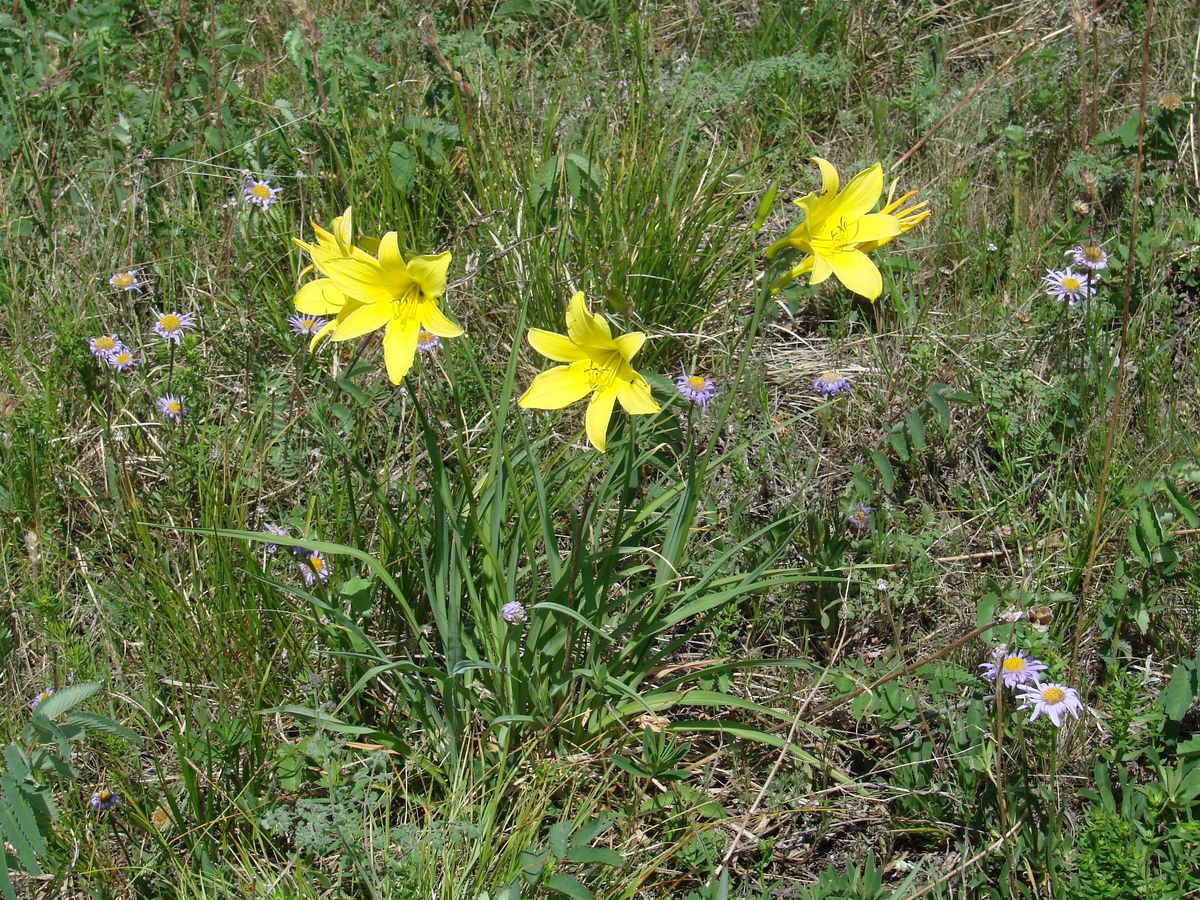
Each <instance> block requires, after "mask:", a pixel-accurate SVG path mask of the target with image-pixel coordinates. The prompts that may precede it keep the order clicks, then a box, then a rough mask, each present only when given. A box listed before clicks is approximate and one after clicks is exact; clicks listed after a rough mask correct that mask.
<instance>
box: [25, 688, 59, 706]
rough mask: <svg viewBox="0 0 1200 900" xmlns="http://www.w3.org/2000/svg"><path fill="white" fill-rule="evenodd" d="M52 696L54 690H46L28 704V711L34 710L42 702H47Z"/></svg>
mask: <svg viewBox="0 0 1200 900" xmlns="http://www.w3.org/2000/svg"><path fill="white" fill-rule="evenodd" d="M53 696H54V688H46V689H45V690H44V691H42V692H41V693H40V694H38V695H37V696H36V697H34V698H33V700H31V701H30V703H29V709H30V710H35V709H37V708H38V707H39V706H41V705H42V701H43V700H49V699H50V698H51V697H53Z"/></svg>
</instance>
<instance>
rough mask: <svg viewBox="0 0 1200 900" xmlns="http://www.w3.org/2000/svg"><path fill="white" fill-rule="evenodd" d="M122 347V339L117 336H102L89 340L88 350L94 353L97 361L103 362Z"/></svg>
mask: <svg viewBox="0 0 1200 900" xmlns="http://www.w3.org/2000/svg"><path fill="white" fill-rule="evenodd" d="M120 346H122V344H121V339H120V338H119V337H117V336H116V335H115V334H101V335H98V336H96V337H94V338H88V349H90V350H91V351H92V355H93V356H94V357H96V359H98V360H101V361H103V360H104V357H105V356H106V355H107V354H109V353H111V352H112V351H114V350H116V349H117V348H118V347H120Z"/></svg>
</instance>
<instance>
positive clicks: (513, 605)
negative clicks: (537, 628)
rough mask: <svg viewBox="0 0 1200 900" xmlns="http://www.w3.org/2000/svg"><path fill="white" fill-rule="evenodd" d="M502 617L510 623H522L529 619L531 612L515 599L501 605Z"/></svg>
mask: <svg viewBox="0 0 1200 900" xmlns="http://www.w3.org/2000/svg"><path fill="white" fill-rule="evenodd" d="M500 618H502V619H503V620H504V621H505V622H507V623H508V624H509V625H521V624H523V623H525V622H528V621H529V614H528V613H527V612H525V607H524V606H522V605H521V604H520V603H518V602H517V601H516V600H513V601H511V602H509V603H505V604H504V605H503V606H502V607H500Z"/></svg>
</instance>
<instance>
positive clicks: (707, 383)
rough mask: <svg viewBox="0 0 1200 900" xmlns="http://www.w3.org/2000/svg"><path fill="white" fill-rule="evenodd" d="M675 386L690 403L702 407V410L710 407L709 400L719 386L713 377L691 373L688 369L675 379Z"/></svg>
mask: <svg viewBox="0 0 1200 900" xmlns="http://www.w3.org/2000/svg"><path fill="white" fill-rule="evenodd" d="M675 386H676V387H677V388H679V393H681V394H683V398H684V399H685V400H687V402H688V403H690V404H692V406H698V407H700V409H701V410H704V409H707V408H708V401H709V400H711V399H712V398H713V397H714V396H715V395H716V393H717V386H716V385H715V384H713V381H712V379H711V378H708V377H707V376H705V375H689V374H688V373H687V371H686V370H685V371H683V372H682V374H681V375H679V376H678V377H677V378H676V379H675Z"/></svg>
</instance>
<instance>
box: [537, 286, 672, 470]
mask: <svg viewBox="0 0 1200 900" xmlns="http://www.w3.org/2000/svg"><path fill="white" fill-rule="evenodd" d="M528 339H529V345H530V346H531V347H533V349H534V350H536V351H537V352H538V353H540V354H542V356H545V357H547V358H549V359H552V360H554V361H555V362H561V363H566V365H562V366H555V367H554V368H553V369H549V370H547V371H545V372H542V373H541V374H539V375H538V376H537V377H536V378H534V379H533V383H532V384H530V385H529V389H528V390H527V391H525V393H524V394H522V395H521V398H520V399H519V400H518V401H517V404H518V405H519V406H521V407H522V408H523V409H562V408H563V407H564V406H569V405H570V404H572V403H574V402H575V401H577V400H582V399H583V398H584V397H586V396H587V395H588V394H591V395H592V398H591V400H589V401H588V407H587V416H586V418H585V421H586V427H587V436H588V440H589V441H591V443H592V446H593V447H595V448H596V449H597V450H599V451H600V452H601V453H603V452H604V449H605V442H606V439H607V436H608V423H609V420H610V419H611V418H612V411H613V403H614V401H618V400H619V401H620V403H621V406H622V407H623V408H624V409H625V412H627V413H629V414H630V415H631V416H643V415H648V414H650V413H656V412H658V411H659V410H660V409H661V407H660V406H659V405H658V404H657V403H656V402H654V397H653V395H652V394H651V393H650V384H649V382H647V381H646V379H645V378H643V377H642V376H641V375H640V374H639V373H637V372H635V371H634V369H633V366H632V365H631V363H632V362H633V357H634V356H636V355H637V352H638V351H639V350H641V349H642V344H643V343H645V340H646V335H644V334H642V333H641V332H640V331H631V332H630V333H629V334H622V335H620V336H618V337H615V338H614V337H613V336H612V331H611V330H610V329H609V325H608V320H607V319H606V318H604V316H602V315H597V314H594V313H592V312H590V311H589V310H588V308H587V304H586V303H585V300H584V296H583V291H578V292H577V293H576V294H575V296H573V297H572V298H571V303H570V305H569V306H568V307H567V333H566V334H565V335H563V334H556V333H554V332H553V331H543V330H542V329H540V328H530V329H529V333H528Z"/></svg>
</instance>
